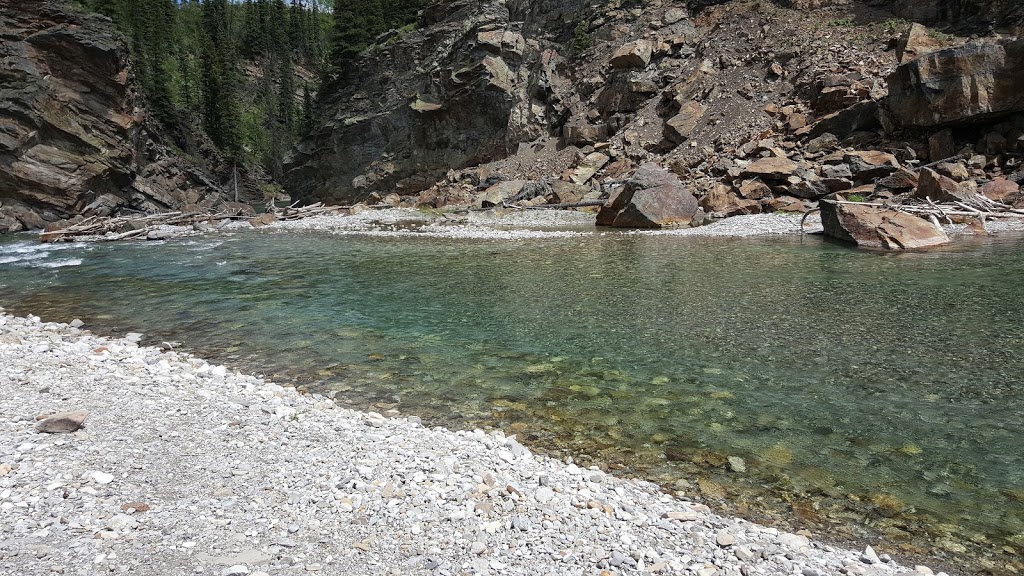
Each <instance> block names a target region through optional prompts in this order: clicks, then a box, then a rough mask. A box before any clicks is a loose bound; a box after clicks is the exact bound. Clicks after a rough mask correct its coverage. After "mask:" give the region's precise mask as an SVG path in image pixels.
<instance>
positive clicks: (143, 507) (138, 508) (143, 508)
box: [121, 502, 151, 514]
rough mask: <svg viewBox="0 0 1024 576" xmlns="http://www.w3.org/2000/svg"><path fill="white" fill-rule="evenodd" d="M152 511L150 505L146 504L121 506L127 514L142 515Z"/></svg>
mask: <svg viewBox="0 0 1024 576" xmlns="http://www.w3.org/2000/svg"><path fill="white" fill-rule="evenodd" d="M150 509H151V507H150V505H149V504H146V503H145V502H128V503H125V504H121V510H124V511H125V512H137V513H140V514H141V513H143V512H149V511H150Z"/></svg>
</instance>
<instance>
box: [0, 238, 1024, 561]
mask: <svg viewBox="0 0 1024 576" xmlns="http://www.w3.org/2000/svg"><path fill="white" fill-rule="evenodd" d="M1022 254H1024V238H1019V237H1013V238H1008V237H1003V238H998V239H989V240H979V241H976V242H973V243H968V244H963V245H960V246H958V247H957V248H953V249H948V250H945V251H937V252H928V253H917V254H898V255H897V254H878V253H869V252H862V251H855V250H850V249H847V248H845V247H842V246H835V245H830V244H827V243H823V242H822V241H821V240H820V239H818V238H804V239H799V238H782V239H756V240H749V239H746V240H743V239H698V238H672V237H665V236H638V235H626V234H622V235H620V234H608V235H588V236H585V237H582V238H569V239H565V238H563V239H548V240H520V241H483V240H441V239H425V238H402V239H395V238H379V237H351V236H349V237H332V236H328V235H319V234H314V233H307V234H274V233H256V232H253V233H240V234H236V235H234V236H227V237H217V238H209V239H199V240H182V241H175V242H167V243H135V244H103V245H90V246H70V247H64V246H62V247H57V249H54V247H42V246H40V245H38V244H36V243H35V241H34V239H31V238H26V237H8V238H3V239H0V304H2V305H4V306H7V307H8V308H9V309H11V310H13V311H21V312H32V313H35V314H39V315H41V316H43V317H44V319H49V320H63V321H67V320H70V319H72V318H75V317H78V318H81V319H82V320H84V321H85V322H86V323H87V324H88V325H89V326H90V327H94V329H98V330H103V331H114V332H118V331H120V332H123V331H128V330H135V331H141V332H144V333H145V334H146V335H147V341H149V342H159V341H161V340H178V341H182V342H184V343H185V345H186V348H187V349H189V350H193V351H196V352H200V353H202V354H205V355H207V356H212V357H215V358H217V359H220V360H223V361H227V362H229V363H233V364H235V365H237V366H238V367H240V368H243V369H248V370H256V371H260V372H264V373H267V374H271V375H274V376H275V377H277V378H282V379H290V380H292V381H294V382H296V383H298V384H300V385H303V386H307V387H310V388H313V389H316V390H319V391H334V392H337V393H338V395H339V396H338V397H339V399H341V400H344V401H347V402H352V403H355V404H356V405H358V406H363V407H373V408H376V409H382V410H384V409H389V408H395V409H398V410H400V411H401V412H403V413H408V414H418V415H421V416H422V417H424V418H425V419H427V420H429V421H431V422H433V423H437V424H443V425H448V426H451V427H459V428H470V427H477V426H490V427H501V428H505V429H506V430H509V431H511V432H515V433H518V434H519V436H520V438H521V439H523V440H524V441H525V442H526V443H528V444H533V445H534V446H538V447H542V448H546V449H550V450H554V451H557V452H560V453H569V454H574V455H576V456H577V457H582V458H584V459H589V460H592V461H598V462H601V463H603V464H604V465H607V466H608V467H610V468H613V469H619V470H621V471H622V472H623V473H626V474H630V473H632V474H637V475H642V476H644V477H647V478H651V479H654V480H656V481H659V482H661V483H663V484H664V485H666V486H669V487H674V488H677V489H681V490H684V491H685V492H686V493H687V494H689V495H693V496H698V497H701V498H703V499H705V500H708V501H710V502H712V503H717V504H718V505H719V506H725V507H727V508H729V509H730V510H732V511H737V512H740V513H744V514H747V515H749V516H751V517H754V518H758V519H767V520H770V521H773V522H777V523H782V524H786V523H793V522H796V523H797V525H799V526H805V527H809V528H810V529H811V530H812V532H815V533H816V534H819V535H825V536H832V537H834V538H837V539H841V540H860V541H863V540H867V541H871V542H876V541H877V539H879V538H884V540H885V541H886V542H887V543H888V545H889V548H890V549H892V550H894V551H897V552H900V551H902V552H905V553H909V554H911V555H915V554H916V555H924V556H930V557H940V558H947V559H953V560H955V561H956V562H957V563H958V564H961V563H965V565H970V566H972V567H973V568H972V570H973V569H979V570H980V569H981V568H990V569H991V570H993V571H995V572H1003V571H1004V568H1005V566H1006V565H1007V564H1010V565H1014V563H1015V562H1016V563H1018V564H1016V565H1017V566H1019V562H1020V561H1019V559H1017V556H1018V555H1019V554H1020V553H1021V552H1022V551H1024V431H1022V426H1024V379H1022V374H1024V360H1022V353H1024V290H1022V283H1024V256H1022ZM46 266H54V267H46ZM730 456H733V457H739V458H742V459H743V461H744V464H745V467H746V470H745V471H744V472H737V471H734V470H732V469H731V468H730V466H729V465H728V464H727V460H726V459H727V458H728V457H730ZM679 479H684V480H686V481H688V483H689V485H687V484H686V483H677V481H678V480H679ZM723 496H724V497H726V498H727V499H728V504H727V503H725V502H723V501H722V500H721V498H722V497H723ZM794 517H795V518H796V520H793V518H794ZM965 558H966V559H967V560H964V559H965ZM989 563H991V564H992V566H994V568H993V567H990V565H989Z"/></svg>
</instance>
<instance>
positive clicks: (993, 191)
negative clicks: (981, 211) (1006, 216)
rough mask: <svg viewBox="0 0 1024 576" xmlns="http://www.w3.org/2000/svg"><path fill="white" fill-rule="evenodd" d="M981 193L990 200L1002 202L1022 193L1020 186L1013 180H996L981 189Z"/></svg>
mask: <svg viewBox="0 0 1024 576" xmlns="http://www.w3.org/2000/svg"><path fill="white" fill-rule="evenodd" d="M981 193H982V194H983V195H984V196H985V197H986V198H988V199H990V200H995V201H996V202H1002V201H1004V200H1007V199H1009V198H1011V197H1013V196H1016V195H1017V194H1019V193H1020V185H1019V184H1017V183H1016V182H1014V181H1013V180H1007V179H1005V178H996V179H995V180H993V181H991V182H989V183H988V184H985V185H984V186H982V187H981Z"/></svg>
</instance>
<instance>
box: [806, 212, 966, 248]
mask: <svg viewBox="0 0 1024 576" xmlns="http://www.w3.org/2000/svg"><path fill="white" fill-rule="evenodd" d="M819 206H820V207H821V223H822V226H823V227H824V228H825V235H826V236H829V237H830V238H835V239H837V240H842V241H844V242H851V243H853V244H856V245H857V246H860V247H863V248H881V249H885V250H913V249H916V248H928V247H931V246H940V245H942V244H947V243H948V242H949V238H948V237H947V236H946V234H945V232H943V231H942V230H940V229H938V228H936V227H935V226H934V225H933V224H932V223H930V222H928V221H926V220H924V219H921V218H918V217H917V216H911V215H909V214H906V213H904V212H897V211H896V210H889V209H887V208H882V207H877V206H863V205H856V204H838V203H836V202H833V201H829V200H823V201H821V202H820V203H819Z"/></svg>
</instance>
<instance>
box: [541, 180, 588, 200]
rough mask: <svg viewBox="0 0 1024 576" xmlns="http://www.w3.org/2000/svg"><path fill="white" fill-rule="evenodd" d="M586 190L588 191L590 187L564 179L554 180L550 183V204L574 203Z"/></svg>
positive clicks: (580, 198)
mask: <svg viewBox="0 0 1024 576" xmlns="http://www.w3.org/2000/svg"><path fill="white" fill-rule="evenodd" d="M588 192H590V188H588V187H586V186H582V185H580V184H575V183H572V182H566V181H565V180H555V181H554V182H552V183H551V194H550V195H549V200H550V202H551V203H552V204H575V203H577V202H579V201H581V200H583V197H584V196H586V195H587V193H588Z"/></svg>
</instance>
